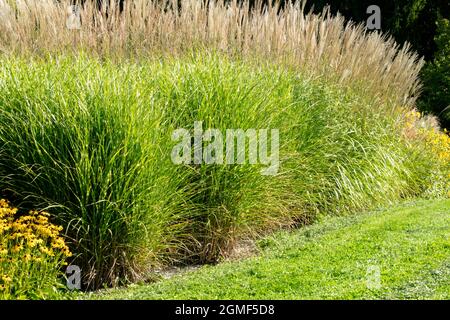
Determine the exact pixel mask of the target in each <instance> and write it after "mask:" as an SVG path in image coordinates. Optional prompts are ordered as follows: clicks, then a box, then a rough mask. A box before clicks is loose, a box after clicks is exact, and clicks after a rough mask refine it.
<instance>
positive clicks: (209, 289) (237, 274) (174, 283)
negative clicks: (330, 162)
mask: <svg viewBox="0 0 450 320" xmlns="http://www.w3.org/2000/svg"><path fill="white" fill-rule="evenodd" d="M449 214H450V200H438V201H436V200H434V201H414V202H410V203H406V204H403V205H401V206H397V207H392V208H389V209H384V210H381V211H377V212H369V213H365V214H362V215H358V216H354V215H352V216H348V217H333V218H327V219H324V221H321V222H318V223H316V224H314V225H312V226H308V227H304V228H302V229H300V230H295V231H291V232H286V231H282V232H279V233H277V234H275V235H273V236H270V237H267V238H265V239H263V240H261V241H259V248H260V250H259V251H260V255H259V256H257V257H252V258H249V259H244V260H241V261H232V262H224V263H222V264H220V265H218V266H204V267H202V268H201V269H199V270H196V271H191V272H187V273H185V274H179V275H176V276H174V277H173V278H171V279H168V280H161V281H159V282H157V283H154V284H150V285H135V286H130V287H129V288H126V289H120V290H106V291H102V292H98V293H96V294H93V295H83V296H78V297H77V298H85V299H250V300H251V299H263V300H270V299H294V300H295V299H444V300H448V299H449V298H450V282H449V281H448V279H449V277H450V260H449V257H450V243H449V239H448V234H449V232H450V224H449V219H448V216H449ZM373 271H375V272H373ZM377 271H379V275H380V282H379V283H378V284H379V285H380V286H377V282H376V278H375V277H374V276H376V272H377ZM374 280H375V281H374ZM368 285H369V286H368Z"/></svg>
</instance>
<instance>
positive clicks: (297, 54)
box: [0, 0, 423, 106]
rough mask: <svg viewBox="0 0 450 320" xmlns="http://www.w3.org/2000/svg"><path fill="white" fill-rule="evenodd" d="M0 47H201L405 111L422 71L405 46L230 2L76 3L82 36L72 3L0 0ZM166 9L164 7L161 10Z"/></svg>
mask: <svg viewBox="0 0 450 320" xmlns="http://www.w3.org/2000/svg"><path fill="white" fill-rule="evenodd" d="M1 1H2V2H1V3H2V5H1V7H2V8H3V9H0V11H2V12H4V13H3V16H4V17H5V18H3V19H1V21H0V50H1V51H3V52H9V53H15V54H17V53H42V54H44V53H47V52H61V51H63V52H67V51H74V52H77V51H78V50H86V51H89V52H92V53H95V54H98V55H100V56H105V55H106V56H110V55H113V56H118V57H130V56H131V57H144V58H145V57H146V56H148V55H152V54H169V55H180V54H185V53H188V52H191V51H192V50H196V49H201V50H207V51H222V52H225V53H228V54H233V55H239V56H243V57H251V58H255V57H260V58H263V59H271V60H274V61H284V62H288V63H289V64H291V65H292V66H294V67H296V68H300V69H302V70H307V71H308V74H310V75H311V76H314V75H329V76H330V77H335V78H337V79H338V80H339V81H341V82H342V83H359V84H360V86H361V88H362V89H363V90H366V91H370V92H371V93H372V94H376V95H378V96H379V98H381V99H391V100H392V99H393V100H394V102H395V103H397V104H401V105H404V104H407V105H410V106H411V105H412V104H413V103H414V101H415V97H416V95H417V93H418V90H419V88H420V85H419V82H418V77H417V75H418V72H419V70H420V68H421V66H422V64H423V62H422V60H419V59H418V56H417V55H416V54H415V53H412V52H410V50H409V49H410V48H409V46H408V45H405V46H403V47H400V46H399V45H397V44H396V43H395V42H394V40H393V39H392V38H391V37H387V36H386V35H383V34H380V33H378V32H368V31H367V30H366V29H365V28H364V27H363V26H362V25H353V24H352V23H346V22H345V19H344V17H342V16H339V15H338V16H331V15H330V13H329V11H328V9H325V10H324V12H323V13H322V14H321V15H315V14H312V13H308V12H305V11H304V4H305V2H287V5H286V6H285V7H284V8H282V9H281V8H279V5H278V4H277V3H276V2H275V3H274V4H273V5H268V6H267V5H263V2H262V1H258V2H257V3H256V5H255V6H254V7H252V8H250V7H249V4H248V2H243V3H242V4H238V3H237V1H236V0H234V1H230V2H228V1H198V0H187V1H183V2H182V5H181V7H179V6H178V1H176V0H174V1H168V2H166V1H152V0H134V1H125V3H124V7H123V10H119V6H118V5H114V4H111V5H109V6H103V7H102V8H101V9H100V10H99V9H98V7H97V6H96V2H95V1H86V2H84V3H83V5H82V10H81V12H80V14H81V21H82V26H81V29H80V30H77V29H75V30H73V29H70V28H67V26H66V22H67V19H68V17H67V7H68V6H69V5H70V4H72V3H73V1H70V0H61V1H54V0H39V1H36V0H1ZM168 3H169V5H168Z"/></svg>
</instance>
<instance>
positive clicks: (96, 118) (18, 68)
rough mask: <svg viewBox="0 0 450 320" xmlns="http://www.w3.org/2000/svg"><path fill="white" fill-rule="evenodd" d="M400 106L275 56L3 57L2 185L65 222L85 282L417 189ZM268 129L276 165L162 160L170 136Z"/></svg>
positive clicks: (125, 274)
mask: <svg viewBox="0 0 450 320" xmlns="http://www.w3.org/2000/svg"><path fill="white" fill-rule="evenodd" d="M405 112H406V111H405V110H404V108H402V107H400V106H399V105H396V104H390V103H388V102H385V103H383V102H380V100H377V99H372V97H371V96H370V95H367V94H366V93H365V92H364V91H359V90H351V89H350V88H344V87H341V86H336V85H333V82H331V81H326V80H325V78H317V77H314V78H313V77H310V76H308V75H306V74H305V75H303V74H299V73H298V71H293V70H290V69H287V68H282V67H280V66H271V65H262V64H253V63H252V62H250V61H239V60H236V59H233V60H230V59H228V58H225V57H223V56H221V55H212V56H207V55H194V56H191V57H186V58H183V59H181V58H179V59H176V60H170V59H164V60H149V61H147V62H143V61H140V62H120V63H112V62H109V61H108V60H105V59H102V60H101V59H95V58H87V57H83V56H79V57H76V58H74V57H67V58H64V57H58V58H55V57H53V58H45V59H34V60H31V59H29V58H28V59H20V58H6V57H4V58H2V60H1V64H0V189H1V190H3V191H4V192H6V193H7V194H8V195H9V196H10V197H12V199H14V200H16V202H17V203H18V205H20V206H21V207H36V208H38V209H44V208H45V209H46V210H48V211H49V212H50V213H52V215H53V219H54V220H55V221H56V222H57V223H59V224H62V225H63V226H64V227H65V231H66V234H67V236H68V238H69V239H70V242H71V249H72V251H73V252H74V253H75V254H76V255H77V256H76V258H75V261H74V263H76V264H79V265H80V266H81V267H82V269H83V271H84V277H85V278H84V281H85V284H86V285H88V286H89V287H90V288H93V287H98V286H101V285H102V284H105V283H106V284H116V283H117V281H118V280H125V279H129V280H132V279H137V278H139V277H141V276H142V275H144V274H145V271H146V270H148V268H150V267H152V266H156V265H159V264H167V263H176V262H199V261H200V262H212V261H216V260H217V259H218V258H219V257H221V256H224V255H226V254H227V253H228V252H229V250H230V249H231V248H232V247H233V243H234V241H235V240H237V239H240V238H243V237H252V236H255V235H256V234H260V233H264V232H268V231H270V230H273V229H275V228H279V227H280V226H289V225H294V224H302V223H305V222H309V221H311V220H313V219H314V218H315V216H316V215H317V212H319V211H320V212H323V213H332V214H336V213H345V212H348V211H350V210H359V209H363V208H367V207H372V206H375V205H380V204H383V203H389V202H393V201H397V200H399V199H401V198H404V197H408V196H412V195H419V194H422V192H424V191H425V190H427V189H428V188H429V187H430V184H431V183H432V181H431V180H430V179H431V176H430V174H429V172H434V171H435V169H436V168H435V166H436V164H435V162H434V158H433V155H432V153H431V152H430V151H429V150H428V149H427V148H425V146H424V144H423V143H421V142H420V140H417V141H416V142H415V143H414V144H412V143H411V142H408V141H407V138H406V137H405V134H404V132H403V130H402V128H403V126H404V114H405ZM194 121H203V126H204V129H207V128H217V129H219V130H221V131H222V132H223V133H224V132H225V130H226V129H229V128H241V129H244V130H246V129H250V128H254V129H263V128H269V129H279V131H280V169H279V171H278V174H277V175H275V176H264V175H261V174H260V169H261V166H260V165H250V164H248V163H247V164H244V165H204V164H202V165H175V164H174V163H173V162H172V161H171V157H170V154H171V150H172V148H173V147H174V145H175V144H176V142H173V141H172V140H171V135H172V132H173V131H174V130H175V129H178V128H186V129H192V127H193V124H194Z"/></svg>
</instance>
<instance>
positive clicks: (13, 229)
mask: <svg viewBox="0 0 450 320" xmlns="http://www.w3.org/2000/svg"><path fill="white" fill-rule="evenodd" d="M61 231H62V227H60V226H56V225H54V224H52V223H51V222H50V221H49V214H48V213H46V212H38V211H30V212H29V213H28V214H27V215H22V214H19V212H18V209H17V208H13V207H11V206H10V205H9V204H8V202H7V201H6V200H4V199H1V200H0V299H42V298H48V297H50V296H55V295H57V294H58V293H57V289H58V288H60V287H61V285H62V282H61V278H62V274H61V268H62V267H63V265H65V262H64V260H65V258H67V257H70V256H71V255H72V254H71V252H70V250H69V248H68V247H67V245H66V243H65V241H64V238H63V237H61V235H60V232H61Z"/></svg>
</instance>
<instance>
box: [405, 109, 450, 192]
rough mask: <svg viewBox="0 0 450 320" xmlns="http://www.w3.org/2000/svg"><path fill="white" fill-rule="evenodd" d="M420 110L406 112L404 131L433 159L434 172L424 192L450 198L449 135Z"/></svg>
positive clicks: (409, 138)
mask: <svg viewBox="0 0 450 320" xmlns="http://www.w3.org/2000/svg"><path fill="white" fill-rule="evenodd" d="M430 119H431V118H429V119H428V120H427V119H426V118H425V117H423V115H422V114H421V113H420V112H417V111H411V112H409V113H407V114H406V117H405V120H406V121H405V127H404V133H405V135H406V137H407V138H408V140H410V141H414V142H415V143H417V142H421V143H422V144H423V145H424V147H425V150H426V151H428V152H429V153H430V154H431V155H432V156H433V159H434V164H435V166H434V168H435V169H434V172H432V173H431V175H430V176H431V179H430V185H429V188H428V190H427V192H426V193H425V194H428V195H434V196H444V197H448V198H450V135H449V132H448V131H447V130H446V129H443V130H441V129H440V128H439V126H438V125H437V123H434V121H433V120H430Z"/></svg>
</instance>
